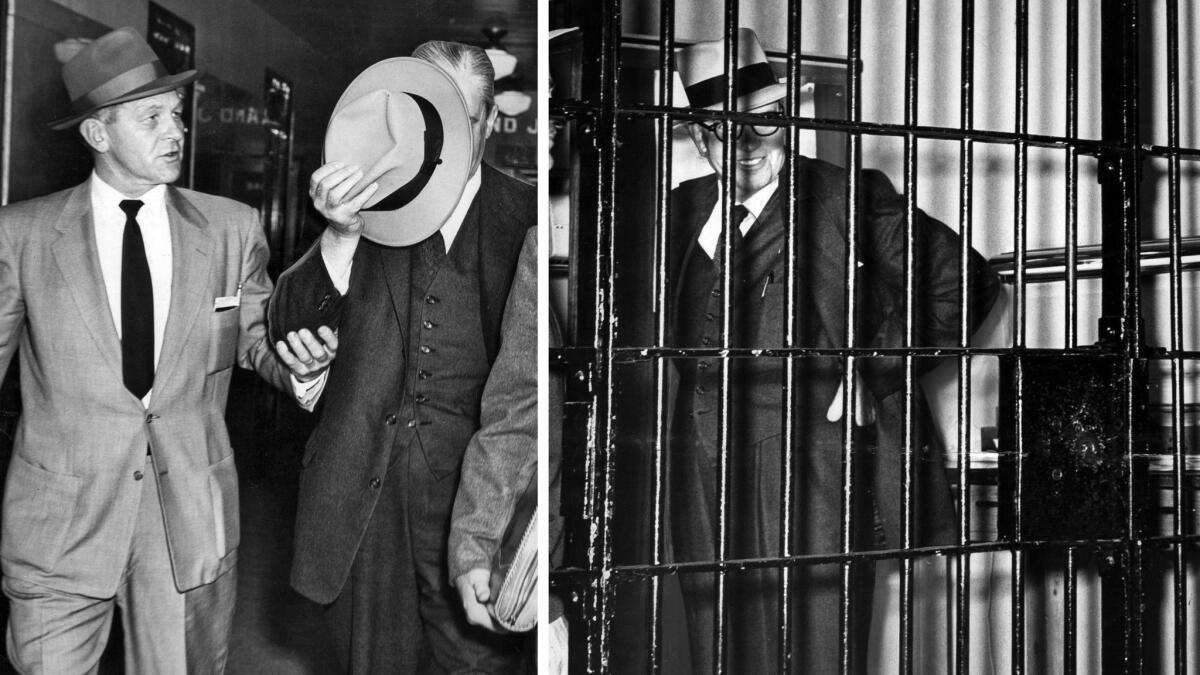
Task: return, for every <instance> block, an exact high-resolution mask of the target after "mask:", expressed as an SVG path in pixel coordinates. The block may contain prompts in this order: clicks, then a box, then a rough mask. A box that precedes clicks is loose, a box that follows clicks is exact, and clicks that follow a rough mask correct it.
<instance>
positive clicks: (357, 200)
mask: <svg viewBox="0 0 1200 675" xmlns="http://www.w3.org/2000/svg"><path fill="white" fill-rule="evenodd" d="M378 189H379V183H371V184H370V185H368V186H367V187H365V188H364V189H363V190H362V191H361V192H359V193H358V195H357V196H355V197H353V198H352V199H351V201H350V202H348V203H347V204H346V208H348V209H350V210H351V211H354V212H355V213H358V212H359V211H362V208H363V207H364V206H366V205H367V200H369V199H371V195H373V194H375V192H376V191H377V190H378Z"/></svg>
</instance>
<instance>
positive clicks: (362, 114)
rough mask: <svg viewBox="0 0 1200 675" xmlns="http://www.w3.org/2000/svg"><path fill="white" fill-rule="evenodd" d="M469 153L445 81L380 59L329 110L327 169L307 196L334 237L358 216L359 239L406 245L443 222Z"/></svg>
mask: <svg viewBox="0 0 1200 675" xmlns="http://www.w3.org/2000/svg"><path fill="white" fill-rule="evenodd" d="M471 152H472V145H471V121H470V114H469V113H468V112H467V104H466V101H465V100H464V99H463V96H462V93H461V92H460V91H459V89H458V85H457V84H455V83H454V80H453V79H452V78H451V77H450V75H449V74H447V73H446V72H445V71H444V70H442V69H441V68H439V67H438V66H436V65H434V64H432V63H429V62H428V61H423V60H421V59H415V58H411V57H398V58H392V59H386V60H384V61H380V62H379V63H376V64H375V65H373V66H371V67H370V68H367V69H366V70H365V71H363V72H362V74H360V75H359V76H358V77H356V78H355V79H354V81H353V82H351V83H350V86H349V87H347V88H346V91H345V92H343V93H342V96H341V98H340V99H339V100H338V102H337V105H336V106H334V111H333V115H332V116H331V118H330V120H329V126H328V127H327V128H326V130H325V159H326V161H327V162H328V164H326V165H325V166H324V167H322V168H321V169H319V170H318V173H314V174H313V181H312V189H311V190H310V192H311V194H312V196H313V201H314V205H316V206H317V208H318V210H322V207H325V209H326V210H328V213H326V211H325V210H322V214H323V215H325V216H326V218H327V219H329V220H331V222H333V223H334V226H335V229H338V231H339V233H342V234H347V233H353V232H352V231H350V230H351V228H352V227H353V226H355V225H358V224H359V221H358V220H357V219H358V218H359V217H361V219H362V220H361V227H362V234H363V236H365V237H366V238H367V239H370V240H372V241H374V242H376V243H379V244H383V245H385V246H409V245H412V244H416V243H418V242H420V241H421V240H423V239H425V238H427V237H429V235H431V234H433V233H434V232H436V231H437V230H438V229H439V228H441V226H442V224H443V223H445V222H446V219H447V218H449V217H450V214H451V213H453V211H454V208H455V207H456V206H457V205H458V200H459V198H460V197H461V196H462V192H463V188H464V187H465V186H466V184H467V178H468V177H469V176H470V170H471ZM335 163H340V166H339V165H336V164H335ZM318 174H320V175H318ZM373 185H374V186H376V187H374V188H373V187H372V186H373ZM318 200H320V201H318ZM360 209H361V210H360ZM351 214H357V215H353V216H352V215H351ZM331 216H334V217H331Z"/></svg>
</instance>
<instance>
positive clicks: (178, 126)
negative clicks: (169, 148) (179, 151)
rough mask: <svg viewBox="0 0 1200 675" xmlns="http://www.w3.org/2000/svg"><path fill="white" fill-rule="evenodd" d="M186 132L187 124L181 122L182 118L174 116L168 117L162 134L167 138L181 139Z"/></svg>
mask: <svg viewBox="0 0 1200 675" xmlns="http://www.w3.org/2000/svg"><path fill="white" fill-rule="evenodd" d="M186 132H187V126H186V125H185V124H184V123H183V119H176V118H174V117H171V118H168V121H167V128H166V131H165V132H164V136H166V137H167V138H168V139H178V140H183V135H184V134H185V133H186Z"/></svg>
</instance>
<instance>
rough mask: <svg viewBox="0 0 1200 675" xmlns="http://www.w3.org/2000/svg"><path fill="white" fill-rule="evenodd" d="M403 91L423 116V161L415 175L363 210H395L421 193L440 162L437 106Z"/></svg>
mask: <svg viewBox="0 0 1200 675" xmlns="http://www.w3.org/2000/svg"><path fill="white" fill-rule="evenodd" d="M404 93H406V94H408V95H409V96H410V97H412V100H413V102H415V103H416V104H417V107H418V108H420V110H421V116H422V117H424V118H425V161H423V162H421V168H420V169H418V170H417V175H415V176H413V177H412V179H410V180H409V181H408V182H407V183H405V184H404V185H401V186H400V187H399V188H396V190H395V191H394V192H392V194H390V195H388V196H386V197H384V198H383V199H381V200H379V201H378V202H376V203H375V204H374V205H373V206H371V207H370V208H366V209H363V211H395V210H396V209H398V208H401V207H403V206H404V205H406V204H408V203H409V202H411V201H412V200H414V199H416V198H417V195H419V194H421V190H424V189H425V185H426V184H427V183H428V182H429V179H430V178H432V177H433V170H434V169H436V168H437V165H438V164H441V163H442V137H443V131H442V118H441V116H440V115H438V112H437V108H435V107H434V106H433V104H432V103H430V102H429V101H428V100H427V99H425V98H424V97H421V96H417V95H416V94H413V93H411V92H404Z"/></svg>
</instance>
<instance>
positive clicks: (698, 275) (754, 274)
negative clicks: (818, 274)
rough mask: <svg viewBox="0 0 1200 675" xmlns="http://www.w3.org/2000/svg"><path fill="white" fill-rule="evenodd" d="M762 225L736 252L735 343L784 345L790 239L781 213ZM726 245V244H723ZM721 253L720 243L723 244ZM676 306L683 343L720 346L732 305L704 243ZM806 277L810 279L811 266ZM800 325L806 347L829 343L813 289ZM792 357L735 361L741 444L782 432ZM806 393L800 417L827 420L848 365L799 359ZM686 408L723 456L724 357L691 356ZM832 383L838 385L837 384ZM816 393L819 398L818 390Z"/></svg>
mask: <svg viewBox="0 0 1200 675" xmlns="http://www.w3.org/2000/svg"><path fill="white" fill-rule="evenodd" d="M763 215H764V216H765V217H766V219H765V220H759V221H757V222H755V223H754V225H753V226H752V227H751V228H750V231H749V232H748V233H747V236H746V237H745V238H743V239H741V240H740V243H739V245H738V246H737V250H736V251H735V253H734V256H735V263H734V276H733V298H732V301H731V303H730V308H731V311H732V317H731V324H730V341H729V344H730V346H732V347H749V348H773V347H782V346H783V344H784V336H785V329H786V328H787V320H788V317H787V263H786V260H787V258H786V256H785V255H784V253H785V249H786V247H787V236H786V232H785V229H784V227H783V226H782V223H781V222H780V219H779V218H778V211H775V214H774V215H773V216H772V215H771V214H768V213H767V212H766V211H764V214H763ZM721 243H722V244H723V242H721ZM717 250H718V253H717V255H718V257H720V246H718V249H717ZM684 265H685V268H684V269H683V270H682V274H683V276H682V279H681V287H680V289H679V295H678V296H677V297H678V303H679V306H678V308H677V311H676V324H675V329H676V333H675V334H676V336H677V337H678V339H679V342H680V344H679V346H681V347H704V348H713V349H718V348H720V347H721V346H722V343H721V325H722V317H723V312H724V302H723V297H722V296H723V293H722V285H723V280H722V278H721V271H720V269H719V264H718V262H716V261H713V260H711V259H709V258H708V256H707V255H706V254H705V253H704V251H703V250H702V249H701V248H700V247H699V246H698V245H697V246H695V247H693V249H692V251H691V254H690V256H689V257H688V259H687V261H686V262H685V263H684ZM800 272H801V273H800V275H799V278H800V279H801V280H803V279H804V278H805V275H804V274H803V263H801V268H800ZM797 301H798V304H799V307H798V309H797V328H798V344H799V345H801V346H829V345H828V338H827V337H826V336H825V334H824V329H823V327H822V325H821V321H820V320H819V317H818V314H817V310H816V306H815V304H814V303H813V301H812V291H811V289H809V288H805V287H804V286H803V284H802V285H801V287H800V288H799V289H798V292H797ZM786 364H787V360H786V359H780V358H735V359H731V360H730V382H731V383H732V386H733V388H734V390H733V396H732V400H731V404H730V425H731V427H730V428H731V439H732V441H733V442H734V444H735V445H745V444H747V443H755V442H757V441H759V440H761V439H763V438H766V437H770V436H773V435H777V434H779V433H780V431H781V423H780V420H781V416H782V405H783V395H782V392H783V387H784V385H785V379H784V378H785V375H786V373H785V369H786ZM796 366H797V374H798V376H799V377H800V378H802V379H801V380H800V382H802V383H803V385H804V392H805V395H804V396H802V397H800V398H801V399H802V400H798V401H797V413H798V420H801V421H802V420H805V419H809V420H814V421H816V420H823V419H824V415H825V410H826V408H827V407H828V404H829V402H830V400H831V399H832V398H833V396H834V393H835V392H836V389H837V385H838V382H839V380H838V373H840V368H838V366H837V364H836V360H834V359H813V358H804V359H799V360H797V363H796ZM680 376H681V377H680V387H681V396H680V404H681V406H682V409H680V410H678V411H677V412H678V413H681V414H683V415H687V416H690V417H691V418H692V421H693V423H694V427H695V430H696V434H697V435H698V436H699V441H700V443H701V445H702V446H703V447H704V450H705V454H706V455H707V456H708V458H710V459H713V460H714V461H715V456H716V451H717V444H718V426H717V410H718V407H719V405H720V380H721V361H720V359H718V358H698V359H694V360H684V361H683V363H682V364H681V367H680ZM831 387H832V388H831ZM813 394H815V396H814V395H813Z"/></svg>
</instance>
